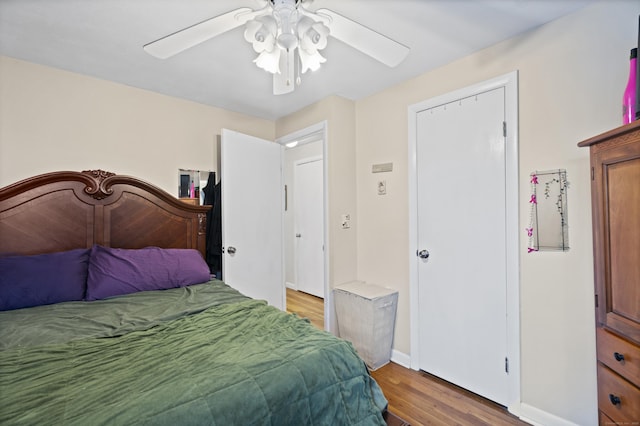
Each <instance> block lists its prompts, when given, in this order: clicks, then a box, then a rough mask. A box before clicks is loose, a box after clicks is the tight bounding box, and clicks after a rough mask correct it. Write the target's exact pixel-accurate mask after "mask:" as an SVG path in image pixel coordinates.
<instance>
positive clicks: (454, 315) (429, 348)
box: [416, 87, 509, 405]
mask: <svg viewBox="0 0 640 426" xmlns="http://www.w3.org/2000/svg"><path fill="white" fill-rule="evenodd" d="M504 99H505V89H504V87H500V88H497V89H493V90H490V91H487V92H484V93H481V94H479V95H477V96H472V97H469V98H465V99H459V100H457V101H455V102H451V103H448V104H445V105H440V106H436V107H433V108H430V109H427V110H424V111H420V112H418V114H417V121H416V133H417V138H416V171H417V173H416V175H417V176H416V177H417V183H416V185H417V210H418V212H417V228H418V238H417V239H418V241H417V242H418V251H419V252H421V254H422V256H421V259H420V260H419V261H418V268H417V271H418V272H417V273H418V285H419V289H418V295H419V324H420V325H419V334H420V335H419V342H420V343H419V345H420V346H419V354H420V355H419V357H420V360H419V363H420V369H422V370H425V371H427V372H429V373H432V374H434V375H436V376H439V377H441V378H443V379H445V380H447V381H450V382H452V383H455V384H457V385H459V386H462V387H464V388H466V389H468V390H471V391H472V392H475V393H477V394H479V395H482V396H484V397H486V398H489V399H491V400H493V401H496V402H498V403H500V404H503V405H507V402H508V388H509V383H508V375H507V371H506V357H507V317H506V314H507V306H506V303H507V282H506V275H507V274H506V248H505V247H506V246H505V241H506V230H505V229H506V218H505V212H506V208H505V137H504V134H503V122H504V121H505V101H504ZM427 254H428V258H427V257H426V256H427ZM422 257H424V258H422Z"/></svg>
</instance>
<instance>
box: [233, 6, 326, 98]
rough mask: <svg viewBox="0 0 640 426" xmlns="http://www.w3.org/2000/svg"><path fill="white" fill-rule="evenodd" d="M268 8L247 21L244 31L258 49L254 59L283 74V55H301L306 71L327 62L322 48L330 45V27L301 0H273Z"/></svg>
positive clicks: (301, 65)
mask: <svg viewBox="0 0 640 426" xmlns="http://www.w3.org/2000/svg"><path fill="white" fill-rule="evenodd" d="M265 12H266V13H265V14H263V15H260V16H257V17H256V18H254V19H253V20H249V21H247V23H246V29H245V32H244V38H245V40H247V41H248V42H249V43H251V45H252V47H253V50H255V51H256V53H258V57H257V58H256V59H255V60H254V61H253V62H254V63H255V64H256V65H257V66H258V67H259V68H262V69H263V70H265V71H268V72H270V73H272V74H279V73H280V72H281V68H282V64H280V62H282V61H281V58H282V57H284V56H286V57H289V55H293V56H292V58H295V56H296V55H297V56H298V58H299V63H300V72H302V73H305V72H306V71H308V70H312V71H316V70H317V69H319V68H320V65H321V64H323V63H324V62H326V59H325V58H324V57H323V56H322V55H321V54H320V53H319V50H322V49H324V48H325V47H326V46H327V38H328V36H329V27H327V26H326V25H325V24H324V23H323V22H322V21H320V20H316V19H314V16H315V14H314V13H312V12H310V11H308V10H306V9H304V8H303V7H302V6H301V5H300V2H299V1H297V0H273V1H271V7H269V6H267V7H266V8H265ZM318 19H320V18H318ZM282 52H285V53H284V54H283V53H282ZM295 62H297V61H295V60H294V61H289V62H287V67H292V66H294V64H295ZM287 82H288V79H287ZM289 84H290V83H288V84H287V85H289Z"/></svg>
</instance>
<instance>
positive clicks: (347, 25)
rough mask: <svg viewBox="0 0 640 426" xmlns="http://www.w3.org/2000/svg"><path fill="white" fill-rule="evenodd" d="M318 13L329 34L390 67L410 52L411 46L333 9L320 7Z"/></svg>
mask: <svg viewBox="0 0 640 426" xmlns="http://www.w3.org/2000/svg"><path fill="white" fill-rule="evenodd" d="M316 13H317V14H318V15H319V16H320V18H321V19H323V21H324V23H325V25H327V26H328V27H329V29H330V30H331V32H330V33H329V35H331V36H332V37H335V38H337V39H338V40H340V41H342V42H344V43H346V44H348V45H349V46H351V47H353V48H355V49H358V50H360V51H361V52H363V53H365V54H367V55H369V56H371V57H372V58H373V59H375V60H377V61H380V62H382V63H383V64H385V65H387V66H389V67H395V66H397V65H398V64H399V63H400V62H402V61H403V60H404V59H405V58H406V57H407V55H408V54H409V48H408V47H407V46H405V45H404V44H401V43H398V42H397V41H395V40H392V39H390V38H389V37H387V36H385V35H382V34H380V33H379V32H377V31H374V30H372V29H370V28H367V27H365V26H364V25H361V24H359V23H357V22H355V21H352V20H351V19H349V18H345V17H344V16H342V15H340V14H338V13H336V12H334V11H332V10H329V9H318V10H317V11H316ZM323 15H324V16H323Z"/></svg>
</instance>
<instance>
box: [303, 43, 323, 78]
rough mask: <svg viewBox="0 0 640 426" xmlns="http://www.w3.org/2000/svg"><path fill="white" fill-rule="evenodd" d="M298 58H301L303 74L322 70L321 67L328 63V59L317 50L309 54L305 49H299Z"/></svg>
mask: <svg viewBox="0 0 640 426" xmlns="http://www.w3.org/2000/svg"><path fill="white" fill-rule="evenodd" d="M298 56H299V57H300V68H301V70H300V72H302V74H304V73H306V72H307V71H308V70H311V71H317V70H318V69H320V65H322V64H324V63H325V62H327V59H326V58H325V57H324V56H322V55H321V54H320V52H318V51H317V50H316V51H314V52H311V53H309V52H307V51H306V50H304V49H298Z"/></svg>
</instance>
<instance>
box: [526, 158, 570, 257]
mask: <svg viewBox="0 0 640 426" xmlns="http://www.w3.org/2000/svg"><path fill="white" fill-rule="evenodd" d="M530 182H531V195H530V198H529V204H530V206H531V221H530V223H529V227H528V228H527V229H526V231H527V236H528V237H529V248H528V251H529V253H531V252H534V251H548V250H556V251H567V250H569V226H568V223H567V188H568V187H569V182H567V172H566V170H563V169H558V170H550V171H544V172H538V171H536V172H534V173H531V180H530Z"/></svg>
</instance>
